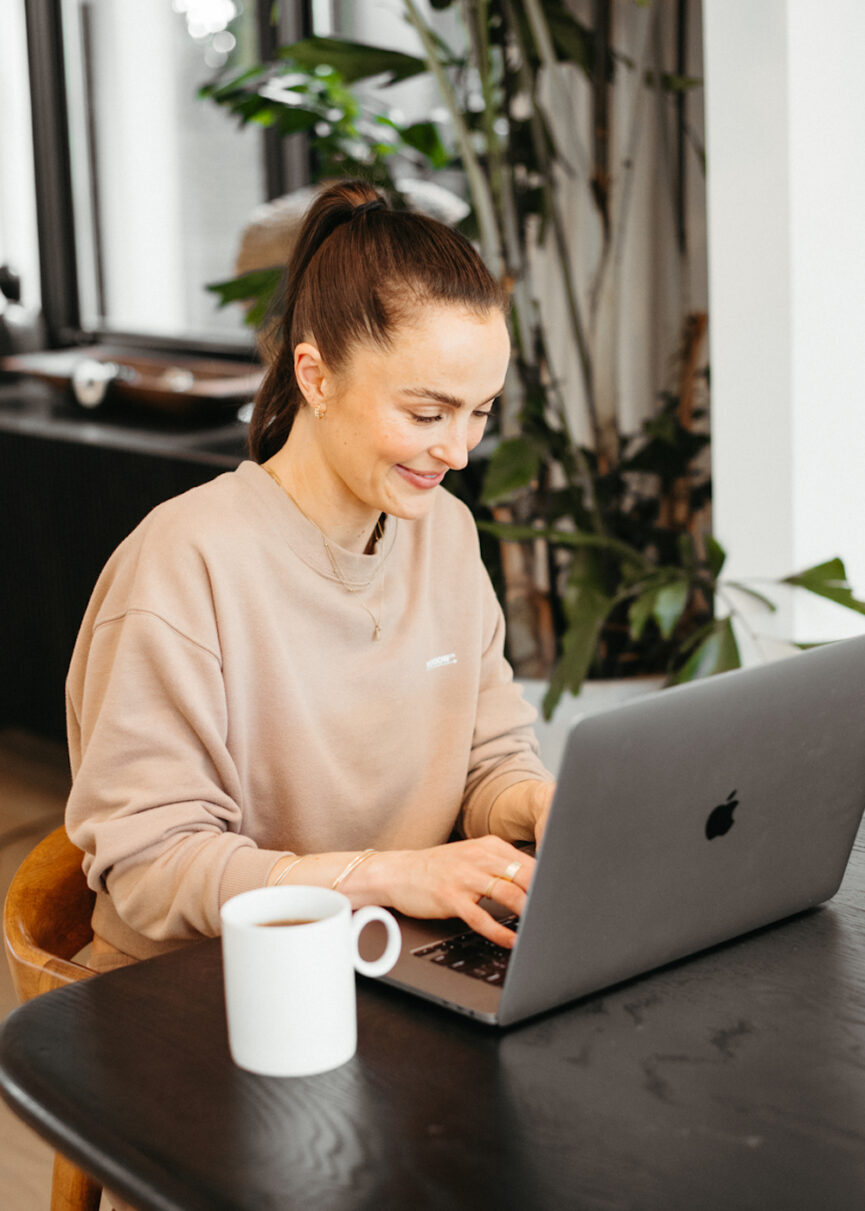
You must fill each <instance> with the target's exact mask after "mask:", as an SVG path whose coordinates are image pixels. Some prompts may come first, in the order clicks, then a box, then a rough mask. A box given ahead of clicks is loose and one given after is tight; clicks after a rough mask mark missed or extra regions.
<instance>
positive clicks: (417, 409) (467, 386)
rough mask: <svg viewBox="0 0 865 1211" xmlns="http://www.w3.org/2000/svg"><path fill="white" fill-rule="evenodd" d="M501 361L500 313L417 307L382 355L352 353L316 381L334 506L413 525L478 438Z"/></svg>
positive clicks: (504, 359)
mask: <svg viewBox="0 0 865 1211" xmlns="http://www.w3.org/2000/svg"><path fill="white" fill-rule="evenodd" d="M509 358H510V340H509V337H508V331H507V325H506V324H505V320H504V317H503V315H502V314H501V312H499V311H497V310H496V311H490V312H488V313H485V314H483V315H480V316H479V315H475V314H472V313H469V312H466V311H465V310H464V309H462V308H461V307H455V306H446V305H445V306H440V307H434V308H425V309H424V310H423V312H422V313H420V314H419V316H418V317H417V318H416V319H414V320H413V321H411V322H409V323H406V324H404V325H402V326H401V327H400V328H399V329H397V331H396V333H395V338H394V340H393V342H392V344H391V346H390V347H389V348H388V349H380V348H378V347H377V346H374V345H360V346H358V347H357V348H356V349H355V351H354V352H353V353H352V355H351V357H350V360H349V362H348V363H347V364H346V366H345V367H343V369H342V370H341V371H340V372H339V373H338V374H335V375H334V374H332V373H330V372H329V371H326V370H325V372H324V375H323V378H322V391H323V392H324V396H323V398H324V399H325V402H326V409H327V410H326V415H325V417H324V419H323V420H321V421H316V422H315V428H314V432H315V434H316V437H317V439H318V443H320V453H321V454H322V456H323V458H324V460H325V465H326V466H327V468H328V470H329V472H330V474H331V475H332V476H333V483H332V484H331V485H330V486H331V488H336V489H337V494H338V495H339V496H342V497H343V500H342V504H343V507H346V508H348V509H349V510H350V511H351V512H352V513H356V514H357V515H358V516H360V515H361V510H363V509H364V508H366V509H367V510H369V511H370V512H371V513H372V514H373V515H374V516H377V515H378V513H379V512H384V513H390V514H392V515H394V516H396V517H403V518H407V519H410V520H411V519H417V518H421V517H423V516H425V515H426V513H428V512H429V510H430V508H431V507H432V502H433V495H434V489H435V488H436V487H437V486H438V485H439V484H440V483H441V481H442V479H443V478H444V476H445V473H446V472H447V471H449V470H455V469H458V468H460V467H464V466H465V465H466V462H467V460H468V454H469V451H470V450H472V449H474V447H475V446H476V445H477V444H478V442H479V441H480V439H481V437H482V436H483V432H484V427H485V425H486V420H487V417H488V415H489V413H490V410H491V408H492V405H493V402H494V400H495V397H496V396H497V395H498V394H499V393H500V392H501V390H502V387H503V385H504V381H505V374H506V371H507V367H508V361H509Z"/></svg>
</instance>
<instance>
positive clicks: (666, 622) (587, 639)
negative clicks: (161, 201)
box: [202, 0, 865, 715]
mask: <svg viewBox="0 0 865 1211" xmlns="http://www.w3.org/2000/svg"><path fill="white" fill-rule="evenodd" d="M432 7H433V9H438V10H445V9H452V10H454V12H458V13H459V14H460V16H461V18H462V29H463V33H464V37H463V38H462V40H461V43H460V45H459V46H452V45H450V44H448V43H446V42H445V41H444V40H443V39H442V38H441V36H440V35H439V34H438V32H436V30H435V29H434V28H433V27H432V26H431V25H430V24H429V23H428V22H427V21H426V20H425V19H424V17H423V16H422V14H421V11H420V9H419V7H418V5H417V4H416V3H415V2H414V0H403V8H404V13H405V17H406V19H407V20H408V21H409V23H410V24H411V25H412V26H413V27H414V29H415V31H416V33H417V36H418V39H419V43H420V46H421V47H422V55H421V56H411V55H406V54H401V53H398V52H394V51H390V50H386V49H382V48H379V47H373V46H368V45H361V44H359V43H356V42H350V41H346V40H342V39H336V38H321V37H313V38H308V39H305V40H304V41H302V42H299V43H295V44H293V45H291V46H286V47H283V48H281V49H280V51H279V53H278V57H277V58H276V59H275V60H274V61H273V62H271V63H267V64H262V65H260V66H259V67H257V68H255V69H253V70H252V71H248V72H246V73H244V74H243V75H240V76H232V75H231V74H230V73H229V74H227V75H223V76H221V77H220V78H219V79H217V80H215V81H213V82H211V83H210V84H208V85H207V86H206V87H205V88H203V89H202V96H204V97H208V98H210V99H212V100H213V101H215V102H216V103H218V104H219V105H221V106H223V107H225V108H227V109H228V110H230V111H231V112H232V113H234V114H235V115H236V116H237V117H238V118H239V119H240V121H241V122H244V123H247V122H254V123H259V124H261V125H264V126H270V127H274V128H275V129H277V130H278V131H279V132H280V133H281V134H284V135H288V134H295V133H298V132H304V133H306V134H307V135H308V136H309V138H310V146H311V149H312V151H313V157H314V163H315V166H316V175H317V176H318V177H319V178H327V177H332V176H345V175H359V176H363V177H365V178H367V179H369V180H371V181H372V182H374V183H375V184H377V185H380V186H383V187H385V188H387V189H388V190H389V191H390V192H391V194H392V195H393V196H394V197H395V198H396V200H397V204H399V203H400V200H401V194H400V190H399V187H398V182H399V180H400V179H401V177H402V176H404V175H405V174H406V171H407V169H410V170H411V171H413V172H422V173H424V174H426V175H428V176H429V175H435V174H436V173H438V172H441V171H445V172H446V173H447V174H448V175H447V179H448V180H449V181H451V180H452V179H453V177H454V174H457V175H458V178H459V179H460V180H461V181H462V182H463V185H464V193H465V197H466V200H467V201H468V203H469V205H470V209H469V213H468V216H467V218H466V220H465V222H464V224H463V226H464V228H465V230H466V231H467V233H468V234H469V235H470V236H472V238H474V239H476V240H477V242H478V244H479V246H480V248H481V250H482V253H483V255H484V257H485V259H486V261H487V263H488V264H489V266H490V267H491V269H492V270H493V271H494V272H495V273H496V274H497V275H499V276H501V277H502V278H504V279H507V280H508V281H509V283H510V284H511V285H512V297H513V308H512V315H511V328H512V337H513V349H514V355H513V372H512V374H511V375H510V376H509V381H508V386H507V391H506V398H505V400H504V407H503V413H502V416H501V419H500V427H499V433H498V439H499V440H498V442H497V444H496V446H495V450H494V452H493V453H492V456H491V457H490V459H489V464H488V466H487V467H486V471H485V477H484V482H483V486H482V488H481V490H480V493H479V498H478V499H476V500H475V501H474V502H473V503H474V504H475V506H476V509H477V512H478V516H479V526H480V527H481V529H482V530H484V531H486V533H487V534H488V535H493V536H495V537H496V538H497V539H499V540H500V541H502V542H503V543H505V544H507V548H506V550H513V548H512V547H511V544H519V548H518V549H519V550H520V552H521V555H522V558H521V559H520V561H519V562H518V564H517V565H516V566H515V564H514V561H513V559H512V558H505V560H504V568H505V580H506V584H505V586H504V597H505V603H506V609H507V610H508V613H509V619H508V621H509V633H510V636H511V643H512V645H514V644H516V648H517V650H516V652H515V651H514V647H513V646H512V649H511V655H512V659H514V662H515V664H516V665H517V671H518V672H519V673H521V674H526V673H529V674H531V673H538V672H546V671H549V670H548V669H547V668H545V667H544V660H545V659H549V660H550V661H551V663H552V665H553V667H552V675H551V678H550V690H549V693H548V695H547V698H546V701H545V712H546V713H547V714H548V715H549V714H551V713H552V711H553V709H554V707H555V704H556V702H557V701H558V699H559V697H560V696H561V694H562V692H564V691H565V690H566V689H567V690H571V691H572V692H576V691H578V689H579V687H580V685H581V684H582V681H583V679H584V678H585V677H586V676H587V675H588V674H590V673H595V674H599V675H608V676H622V675H625V674H628V673H643V672H654V673H657V672H662V673H665V674H666V675H667V676H668V678H669V679H670V680H673V681H676V680H686V679H689V678H693V677H700V676H706V675H709V674H711V673H715V672H719V671H722V670H725V669H729V668H734V667H736V666H737V665H738V664H739V663H740V655H739V648H738V645H737V641H736V635H735V631H734V628H733V622H732V616H733V615H735V613H736V609H735V599H732V598H729V590H730V589H738V590H739V591H740V592H745V593H747V594H748V595H749V596H750V597H751V599H756V600H758V601H759V602H760V603H761V604H762V605H763V606H764V608H766V609H774V605H773V603H772V602H771V601H770V600H769V598H767V597H766V596H764V595H763V594H761V593H757V592H755V591H754V589H753V588H750V587H748V586H743V585H738V586H735V585H727V584H726V583H725V582H724V580H723V577H722V569H723V565H724V561H725V555H724V552H723V551H722V549H721V547H720V546H719V544H718V543H717V542H716V541H715V540H714V539H713V538H712V537H711V535H710V534H709V533H708V524H707V512H706V507H707V505H708V502H709V498H710V495H711V490H710V483H709V477H708V472H707V469H706V445H707V442H708V437H707V423H706V415H705V411H706V410H705V408H704V407H703V406H701V396H705V394H706V391H705V385H706V384H705V374H704V373H700V372H699V371H698V370H697V369H695V355H696V350H697V347H698V343H699V337H700V335H701V333H702V330H703V327H704V317H701V316H699V315H684V316H683V317H682V329H683V342H682V345H683V347H682V359H681V364H682V371H681V373H680V375H679V377H678V384H677V389H676V390H675V391H672V392H671V391H669V390H668V391H660V390H657V389H656V390H653V389H652V388H651V385H647V398H652V397H654V398H655V408H654V410H653V412H652V415H651V417H650V419H649V420H648V421H646V422H645V423H644V425H643V426H642V428H641V430H640V431H639V432H638V433H636V434H627V433H623V432H622V430H621V425H620V422H619V403H620V401H619V399H618V393H617V387H616V381H615V374H614V373H612V372H611V371H610V362H611V359H610V355H609V349H610V347H611V342H612V341H614V339H615V335H616V316H617V305H616V299H617V293H618V291H619V289H620V285H621V284H620V274H621V265H622V255H621V254H622V246H623V242H624V238H625V233H626V231H627V228H628V221H629V213H630V202H631V192H632V179H631V177H632V172H633V162H634V158H635V153H636V148H637V144H638V140H639V138H640V134H641V130H642V123H643V121H644V116H643V114H644V109H645V107H646V98H647V97H651V98H652V99H655V100H663V101H664V103H665V105H666V106H667V107H668V109H669V110H670V114H669V118H670V120H671V121H672V125H673V130H674V134H675V138H674V139H673V140H672V141H671V142H672V151H671V154H672V155H673V158H674V160H675V159H676V158H677V157H678V159H679V160H680V159H681V150H682V146H683V143H684V141H686V140H688V139H691V140H693V138H694V134H693V131H692V130H691V129H690V127H689V125H688V122H687V119H686V115H685V109H684V104H683V101H684V98H685V97H686V96H687V93H688V90H690V89H691V88H694V87H697V86H698V85H699V81H696V80H693V79H690V78H688V77H687V76H686V75H685V73H684V70H683V64H682V63H677V64H674V65H673V67H672V69H669V68H667V67H665V65H663V64H660V63H657V62H650V51H651V48H652V47H653V46H654V45H655V41H654V40H653V39H652V38H651V37H650V32H651V29H652V26H651V20H652V18H651V16H650V17H648V18H647V22H646V36H645V38H644V40H643V43H642V50H641V51H640V56H639V59H638V60H636V61H635V60H634V59H632V58H628V57H626V56H624V55H622V54H620V53H617V52H616V50H615V49H614V46H613V42H614V39H613V37H612V32H611V14H612V6H611V3H610V0H601V2H600V3H599V4H598V5H597V9H596V11H597V14H598V23H597V27H596V28H594V29H592V28H589V27H587V26H586V25H584V24H582V23H581V22H580V21H578V20H577V19H576V18H574V17H573V16H572V15H571V14H570V13H569V11H568V9H567V8H566V7H565V5H564V4H563V3H562V2H561V0H545V2H544V3H543V4H542V3H541V2H540V0H432ZM678 8H679V13H680V19H681V13H682V11H683V10H682V8H681V6H678ZM563 70H570V71H575V72H579V73H581V74H582V75H583V76H584V77H585V79H586V81H587V83H588V86H589V92H588V95H589V97H590V98H591V101H590V104H591V106H592V116H591V123H590V126H591V129H592V131H593V138H592V146H591V148H583V147H581V146H580V145H579V140H577V142H576V144H575V148H576V150H575V151H574V150H573V148H572V149H571V150H572V153H573V154H572V155H571V156H566V155H565V153H564V152H563V150H562V148H561V146H560V143H561V134H560V132H561V129H562V119H563V116H564V114H563V107H564V106H565V105H566V104H570V103H569V102H567V101H566V100H565V99H564V97H563V94H562V92H561V89H562V77H561V73H562V71H563ZM421 75H430V76H432V78H433V79H434V80H435V82H436V85H437V88H438V91H439V95H440V97H441V101H442V105H443V107H444V109H445V111H446V113H447V115H448V120H447V121H446V122H442V123H441V124H437V123H436V122H433V121H432V120H425V121H421V122H414V123H410V124H406V123H405V122H403V121H401V120H400V119H399V118H398V116H396V115H395V113H394V112H389V107H388V105H387V103H386V101H382V100H381V97H382V96H384V95H386V90H387V88H388V87H389V86H390V85H392V84H394V83H397V82H401V81H404V80H406V79H409V78H411V77H413V76H421ZM622 79H625V80H626V81H627V82H628V86H629V90H630V94H631V95H632V97H633V100H632V101H631V105H630V117H629V122H628V127H627V130H626V132H625V138H624V140H623V145H624V147H625V154H624V155H623V156H622V158H621V160H620V161H619V162H615V161H614V160H613V159H612V155H611V151H610V141H609V139H608V137H607V134H608V130H607V126H608V118H607V114H608V112H609V108H610V95H611V92H612V90H614V89H615V88H616V87H617V86H618V85H619V81H620V80H622ZM370 80H374V81H375V82H376V84H377V86H378V89H379V92H378V93H377V94H375V96H376V98H377V99H374V100H370V97H369V94H367V93H366V92H364V91H363V90H360V91H359V90H358V88H357V86H358V85H359V84H361V83H362V82H367V81H370ZM635 84H636V87H635ZM364 97H365V98H366V99H364ZM545 98H548V99H546V100H545ZM549 98H551V99H549ZM662 120H664V121H667V120H668V118H667V117H664V115H662ZM566 124H567V122H566ZM394 165H398V166H399V167H400V170H401V175H400V174H398V173H397V172H396V171H395V170H394V167H393V166H394ZM574 173H576V174H577V176H578V177H579V179H580V180H581V182H582V184H583V185H584V187H585V192H586V197H587V199H588V204H589V205H590V206H591V208H592V210H593V213H594V215H595V219H596V230H597V233H598V236H597V240H596V247H595V250H594V257H593V263H592V266H591V273H590V275H589V282H588V287H587V288H585V289H583V290H582V291H580V290H579V289H578V287H577V283H576V277H575V273H574V266H573V263H572V259H571V255H570V252H569V243H568V238H567V234H568V233H567V229H566V228H567V224H566V219H565V216H564V213H563V204H562V185H563V182H564V181H565V180H567V179H569V175H570V176H573V174H574ZM674 175H675V174H674ZM681 194H682V190H681V189H675V188H674V189H673V190H672V191H671V196H670V205H671V206H672V207H673V208H674V209H680V208H681V207H682V196H681ZM675 218H676V226H677V230H683V223H682V216H681V214H677V215H676V216H675ZM679 252H680V255H682V256H684V255H685V254H686V248H685V241H684V236H683V237H682V240H681V246H680V249H679ZM541 260H543V262H544V264H545V266H546V279H545V280H546V281H547V282H549V270H550V266H551V265H552V266H554V267H555V268H556V269H557V271H558V284H557V286H556V293H557V298H558V308H559V311H560V314H562V315H563V316H564V318H565V320H566V322H567V324H568V327H569V332H570V338H571V341H572V345H573V348H574V349H576V351H577V354H578V359H577V360H578V365H579V375H580V384H579V396H580V400H581V407H582V408H583V409H584V410H585V417H584V425H583V428H584V429H585V430H586V431H587V432H588V434H589V438H588V440H583V441H577V440H575V438H574V436H573V431H572V420H571V417H572V413H573V408H572V407H569V406H568V404H569V402H570V401H566V400H565V399H564V398H563V394H562V388H561V386H560V384H559V382H558V381H557V378H556V375H555V372H554V370H553V368H552V367H551V364H550V359H549V356H548V339H547V328H546V324H545V316H544V308H543V307H542V304H543V303H544V302H547V310H549V304H548V301H547V300H545V298H544V297H543V294H544V292H543V291H542V290H541V288H540V287H539V286H538V285H537V276H536V274H537V267H538V264H539V262H540V261H541ZM279 272H280V271H279V268H278V267H275V268H273V269H272V270H265V271H262V272H259V273H257V274H251V275H246V276H245V277H244V278H242V279H235V280H234V281H232V282H227V283H218V284H216V285H215V286H214V287H212V289H214V290H215V291H216V292H217V294H219V296H220V298H221V300H222V301H223V302H230V301H234V300H237V299H243V300H246V301H251V302H252V303H253V309H252V311H251V320H252V321H253V322H257V321H259V320H260V319H261V318H262V316H263V314H264V310H265V307H266V305H267V302H268V300H269V299H270V297H271V295H272V294H273V291H274V290H275V289H276V286H277V283H278V279H279ZM546 289H549V287H546ZM539 567H540V575H539V574H538V569H539ZM787 582H788V583H789V584H793V585H796V586H799V587H800V588H803V589H807V590H810V591H811V592H814V593H817V594H819V595H821V596H823V597H828V598H830V599H832V600H835V601H838V602H839V603H840V604H843V605H845V606H847V607H849V608H851V609H854V610H857V611H860V612H865V605H863V604H862V603H860V602H858V601H856V600H855V599H854V598H853V595H852V592H851V591H850V587H849V585H848V584H847V579H846V573H845V571H844V567H843V564H842V563H841V561H840V560H837V559H835V560H831V561H829V562H827V563H824V564H821V565H819V566H818V567H816V568H811V569H809V570H808V571H806V572H803V573H800V574H799V575H796V576H791V577H789V578H787ZM526 586H527V588H526ZM719 598H720V599H722V600H728V601H729V604H730V615H729V616H726V617H721V618H718V617H716V616H715V612H714V610H715V602H716V601H717V600H718V599H719Z"/></svg>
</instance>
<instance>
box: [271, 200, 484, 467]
mask: <svg viewBox="0 0 865 1211" xmlns="http://www.w3.org/2000/svg"><path fill="white" fill-rule="evenodd" d="M282 299H283V304H282V306H283V309H282V314H281V316H279V317H277V319H276V320H275V321H274V322H272V323H271V324H270V325H269V326H268V328H267V329H266V331H265V333H264V334H263V336H262V338H261V345H262V348H263V350H264V353H265V357H266V359H267V361H268V369H267V372H266V374H265V377H264V380H263V382H262V384H261V387H260V388H259V392H258V395H257V397H256V402H255V408H254V410H253V415H252V420H251V422H250V426H249V450H250V455H251V457H252V458H253V459H254V460H255V461H256V462H259V463H262V462H266V461H267V459H269V458H271V457H272V456H273V455H274V454H276V452H277V451H278V450H280V449H281V448H282V446H283V445H284V443H285V441H286V438H287V437H288V434H289V432H290V430H291V426H292V424H293V423H294V418H295V416H296V415H297V412H298V409H299V408H300V407H301V405H302V404H303V396H302V395H301V392H300V388H299V386H298V384H297V380H296V378H295V374H294V350H295V348H296V346H297V345H298V344H299V343H300V342H301V341H303V340H311V341H313V342H314V343H315V344H316V345H317V347H318V349H319V352H320V353H321V356H322V358H323V359H324V362H325V364H326V365H327V366H328V367H329V368H330V369H331V370H339V369H340V368H341V367H342V366H343V365H344V364H345V362H346V361H347V359H348V358H349V356H350V355H351V352H352V351H353V349H354V347H355V346H356V345H357V344H358V343H360V342H361V341H367V342H371V343H373V344H377V345H379V346H381V347H383V348H386V347H387V346H388V345H389V343H390V341H391V339H392V336H393V333H394V330H395V328H396V327H397V326H398V325H399V323H400V322H402V321H403V320H405V319H406V318H408V316H409V315H410V314H411V313H412V312H413V311H414V310H415V309H416V308H417V307H418V306H422V305H424V304H425V303H426V304H429V303H440V304H441V303H450V304H454V305H462V306H464V307H466V309H468V310H470V311H474V312H477V313H479V314H483V313H485V312H487V311H490V310H493V309H501V310H506V308H507V305H508V304H507V296H506V293H505V291H504V289H503V288H502V286H501V285H500V284H499V283H498V282H496V280H495V279H494V278H493V277H492V275H491V274H490V272H489V270H488V269H487V268H486V266H485V265H484V263H483V261H482V260H481V258H480V257H479V255H478V253H477V252H476V251H475V249H474V248H473V247H472V245H471V244H470V243H469V241H468V240H466V239H465V238H464V237H463V236H462V235H460V234H459V233H458V232H456V231H454V230H453V229H452V228H450V227H447V226H445V224H443V223H439V222H437V221H436V220H435V219H431V218H428V217H427V216H426V215H421V214H415V213H410V212H408V211H395V210H391V209H390V208H389V207H388V205H387V203H386V202H385V200H384V198H383V197H382V196H381V195H380V194H379V193H378V192H377V191H376V190H375V189H374V188H373V187H372V186H371V185H369V184H367V183H366V182H365V181H359V180H345V181H337V182H335V183H334V184H332V185H330V186H328V187H327V188H326V189H324V190H323V191H322V192H321V193H320V194H319V195H318V196H317V197H316V199H315V200H314V201H313V203H312V205H311V206H310V208H309V210H308V212H307V215H306V218H305V220H304V223H303V226H302V227H301V230H300V234H299V236H298V239H297V243H296V245H295V248H294V252H293V254H292V256H291V259H290V260H289V262H288V265H287V267H286V273H285V279H284V288H283V291H282Z"/></svg>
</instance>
